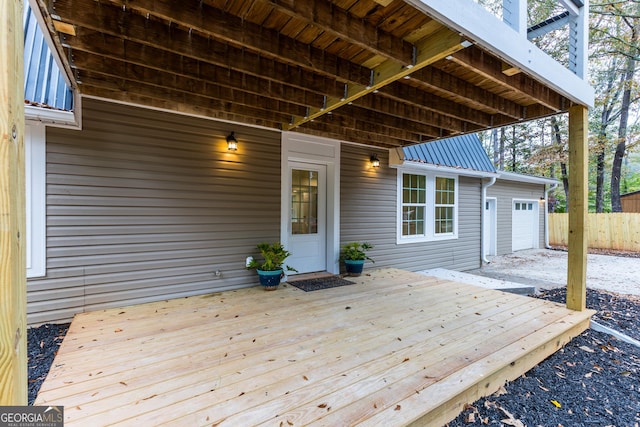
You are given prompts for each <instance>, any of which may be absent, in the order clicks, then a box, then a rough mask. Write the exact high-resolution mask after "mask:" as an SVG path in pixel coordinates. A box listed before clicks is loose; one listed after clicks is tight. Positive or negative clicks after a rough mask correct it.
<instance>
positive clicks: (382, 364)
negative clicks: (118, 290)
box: [36, 269, 592, 427]
mask: <svg viewBox="0 0 640 427" xmlns="http://www.w3.org/2000/svg"><path fill="white" fill-rule="evenodd" d="M354 280H355V281H357V284H356V285H352V286H346V287H340V288H333V289H327V290H321V291H315V292H308V293H305V292H303V291H300V290H298V289H297V288H294V287H292V286H290V285H284V287H282V286H281V289H279V290H277V291H275V292H265V291H263V290H262V289H260V288H258V287H255V288H248V289H243V290H238V291H229V292H224V293H216V294H210V295H205V296H198V297H191V298H183V299H177V300H170V301H162V302H158V303H151V304H144V305H139V306H132V307H125V308H122V309H114V310H105V311H100V312H92V313H86V314H81V315H78V316H76V318H75V320H74V321H73V323H72V325H71V328H70V329H69V332H68V334H67V337H66V338H65V340H64V342H63V344H62V346H61V348H60V350H59V352H58V355H57V357H56V360H55V362H54V364H53V366H52V368H51V371H50V373H49V376H48V377H47V379H46V381H45V382H44V384H43V386H42V388H41V390H40V394H39V396H38V398H37V400H36V404H37V405H44V404H55V405H64V407H65V409H64V415H65V425H66V426H72V425H82V426H88V425H91V426H98V425H106V424H109V425H133V426H138V427H141V426H151V425H161V424H167V425H185V426H205V425H207V426H212V425H213V426H252V425H269V426H301V425H308V424H314V425H326V426H338V425H339V426H347V425H356V424H358V425H380V426H391V425H393V426H395V425H408V424H412V423H415V425H430V426H431V425H434V426H439V425H442V424H444V423H446V422H447V421H449V420H450V419H452V418H454V417H455V416H456V415H457V414H458V413H459V412H460V411H461V410H462V406H463V405H464V403H465V402H472V401H474V400H475V399H477V398H478V397H480V396H483V395H486V394H490V393H492V392H494V391H495V390H497V389H498V388H499V387H500V386H501V385H503V384H504V381H505V380H510V379H514V378H517V377H518V376H520V375H521V374H522V373H524V372H526V371H527V370H529V369H530V368H531V367H533V366H535V365H536V364H537V363H539V362H540V361H541V360H543V359H544V358H546V357H547V356H548V355H550V354H552V353H553V352H555V351H556V350H557V349H559V348H560V347H561V346H563V345H564V344H565V343H566V342H568V341H569V340H570V339H571V338H572V337H573V336H575V335H577V334H579V333H580V332H581V331H583V330H584V329H586V328H587V327H588V324H589V319H590V315H591V314H592V312H591V311H587V312H575V311H570V310H567V309H566V308H564V306H562V305H558V304H555V303H551V302H547V301H542V300H536V299H533V298H529V297H523V296H518V295H512V294H507V293H503V292H500V291H494V290H487V289H483V288H478V287H474V286H469V285H464V284H460V283H455V282H450V281H446V280H442V279H436V278H433V277H426V276H422V275H418V274H415V273H408V272H405V271H401V270H394V269H382V270H372V271H369V273H368V274H367V275H364V276H362V277H360V278H355V279H354Z"/></svg>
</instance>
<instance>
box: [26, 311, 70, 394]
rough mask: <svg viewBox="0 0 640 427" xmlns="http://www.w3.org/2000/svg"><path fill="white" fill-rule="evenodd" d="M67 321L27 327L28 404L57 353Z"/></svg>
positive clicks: (67, 326)
mask: <svg viewBox="0 0 640 427" xmlns="http://www.w3.org/2000/svg"><path fill="white" fill-rule="evenodd" d="M67 329H69V323H64V324H51V323H47V324H45V325H42V326H39V327H37V328H29V330H28V331H27V339H28V342H27V354H28V357H29V359H28V361H27V366H28V367H29V405H33V401H34V400H35V399H36V396H37V394H38V390H40V386H41V385H42V383H43V382H44V379H45V378H46V377H47V374H48V373H49V367H51V364H52V363H53V359H54V358H55V357H56V354H57V353H58V347H59V346H60V344H62V340H63V339H64V336H65V335H66V334H67Z"/></svg>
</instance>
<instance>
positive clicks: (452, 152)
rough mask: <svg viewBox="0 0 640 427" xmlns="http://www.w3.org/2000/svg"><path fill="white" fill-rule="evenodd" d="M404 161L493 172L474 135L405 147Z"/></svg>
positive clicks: (478, 140) (489, 161)
mask: <svg viewBox="0 0 640 427" xmlns="http://www.w3.org/2000/svg"><path fill="white" fill-rule="evenodd" d="M403 150H404V158H405V161H413V162H421V163H429V164H433V165H440V166H449V167H454V168H462V169H470V170H475V171H482V172H495V171H496V170H495V168H494V167H493V164H492V163H491V160H489V157H488V156H487V153H486V152H485V151H484V148H482V144H481V143H480V139H478V136H477V135H475V134H472V135H461V136H456V137H453V138H447V139H441V140H438V141H433V142H427V143H424V144H419V145H413V146H409V147H405V148H404V149H403Z"/></svg>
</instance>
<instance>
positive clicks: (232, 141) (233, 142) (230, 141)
mask: <svg viewBox="0 0 640 427" xmlns="http://www.w3.org/2000/svg"><path fill="white" fill-rule="evenodd" d="M227 149H228V150H229V151H237V150H238V140H237V139H236V135H235V132H231V133H230V134H229V135H227Z"/></svg>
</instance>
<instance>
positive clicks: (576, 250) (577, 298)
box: [567, 105, 589, 311]
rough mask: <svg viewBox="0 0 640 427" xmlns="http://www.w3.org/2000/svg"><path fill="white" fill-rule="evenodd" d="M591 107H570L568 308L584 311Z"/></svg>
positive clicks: (585, 298)
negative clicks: (589, 116)
mask: <svg viewBox="0 0 640 427" xmlns="http://www.w3.org/2000/svg"><path fill="white" fill-rule="evenodd" d="M588 113H589V110H588V109H587V107H583V106H582V105H576V106H573V107H571V108H569V254H568V268H567V272H568V273H567V308H569V309H571V310H577V311H583V310H585V308H586V301H587V249H588V248H587V231H586V225H587V207H588V189H589V186H588V172H589V148H588V147H589V145H588V129H589V120H588Z"/></svg>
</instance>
